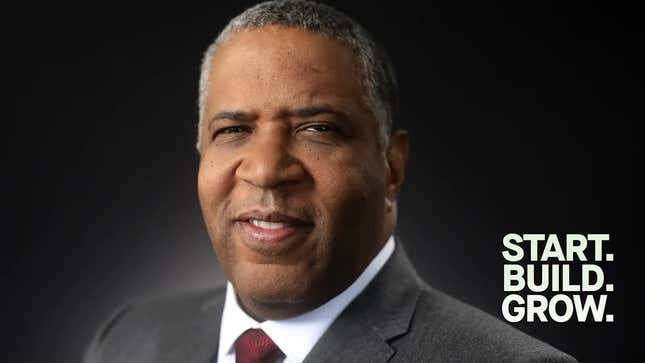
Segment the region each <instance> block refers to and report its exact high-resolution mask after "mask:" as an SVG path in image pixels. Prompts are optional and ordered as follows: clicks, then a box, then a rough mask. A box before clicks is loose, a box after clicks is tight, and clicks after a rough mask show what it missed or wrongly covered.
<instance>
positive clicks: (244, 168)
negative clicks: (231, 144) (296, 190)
mask: <svg viewBox="0 0 645 363" xmlns="http://www.w3.org/2000/svg"><path fill="white" fill-rule="evenodd" d="M273 131H275V132H271V131H268V130H267V131H265V132H264V133H260V132H258V133H257V134H256V135H253V138H252V140H251V141H250V142H249V143H248V144H247V147H246V148H245V149H246V150H245V151H244V154H243V156H242V161H241V162H240V164H239V166H238V167H237V170H236V171H235V175H236V177H237V178H238V179H240V180H243V181H245V182H247V183H249V184H252V185H254V186H256V187H259V188H265V189H270V188H277V187H281V186H284V185H287V184H296V183H299V182H301V181H303V180H304V179H305V178H306V171H305V169H304V167H303V165H302V164H301V162H300V160H299V159H298V158H297V156H296V155H293V153H292V150H291V149H290V143H289V140H288V136H286V135H281V134H279V132H278V131H277V130H273Z"/></svg>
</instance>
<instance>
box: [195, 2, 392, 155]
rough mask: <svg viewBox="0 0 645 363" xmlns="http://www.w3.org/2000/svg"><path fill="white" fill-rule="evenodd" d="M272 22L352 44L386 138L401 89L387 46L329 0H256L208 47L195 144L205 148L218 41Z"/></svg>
mask: <svg viewBox="0 0 645 363" xmlns="http://www.w3.org/2000/svg"><path fill="white" fill-rule="evenodd" d="M269 25H282V26H286V27H291V28H300V29H306V30H309V31H313V32H316V33H320V34H323V35H325V36H328V37H330V38H332V39H335V40H338V41H341V42H343V43H344V44H346V45H348V46H349V47H350V48H351V50H352V51H353V52H354V55H355V58H356V60H357V62H358V65H359V68H360V81H361V85H362V88H363V97H364V100H365V101H366V104H367V106H368V107H369V108H370V110H371V111H372V113H373V116H374V117H375V118H376V119H377V120H378V122H379V123H380V126H381V127H380V128H381V130H380V131H381V132H380V134H381V135H380V136H381V137H380V138H379V140H380V141H382V142H383V143H384V142H386V141H387V139H388V137H389V134H390V132H391V131H392V124H393V120H394V116H395V115H394V114H395V112H396V111H397V108H398V90H397V83H396V77H395V74H394V67H393V66H392V63H391V62H390V59H389V58H388V56H387V53H386V52H385V50H384V48H383V47H382V46H380V45H379V44H378V43H377V42H376V41H375V40H374V39H373V38H372V37H371V36H370V35H369V34H368V33H367V31H365V29H363V27H361V26H360V25H359V24H358V23H357V22H356V21H354V20H353V19H351V18H350V17H348V16H347V15H345V14H343V13H341V12H340V11H338V10H336V9H334V8H332V7H330V6H328V5H325V4H321V3H316V2H313V1H304V0H275V1H267V2H263V3H260V4H257V5H255V6H253V7H251V8H248V9H247V10H245V11H244V12H243V13H241V14H239V15H238V16H236V17H235V18H233V19H232V20H231V21H230V22H229V23H228V24H227V25H226V27H225V28H224V29H223V30H222V31H221V32H220V33H219V35H218V36H217V38H216V39H215V41H214V42H213V43H211V45H210V46H209V47H208V49H207V50H206V52H205V53H204V56H203V58H202V63H201V74H200V77H199V101H198V102H199V105H198V107H199V123H198V136H197V145H196V146H197V150H200V149H201V145H200V143H201V133H202V123H203V119H204V116H205V115H204V112H205V111H204V110H205V106H206V93H207V88H208V78H209V75H210V71H211V63H212V61H213V58H214V56H215V52H216V51H217V49H218V47H219V45H220V44H222V43H224V42H225V41H226V40H228V39H229V38H230V37H231V36H232V35H233V34H235V33H237V32H239V31H241V30H244V29H249V28H260V27H263V26H269Z"/></svg>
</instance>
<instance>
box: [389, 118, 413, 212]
mask: <svg viewBox="0 0 645 363" xmlns="http://www.w3.org/2000/svg"><path fill="white" fill-rule="evenodd" d="M385 156H386V158H387V160H386V161H387V166H388V175H387V179H386V182H387V185H386V194H385V197H386V198H385V199H386V206H387V209H388V211H390V210H391V209H392V205H393V204H394V202H395V201H396V196H397V195H398V194H399V192H400V191H401V186H402V185H403V179H404V178H405V163H406V162H407V161H408V132H407V131H405V130H397V131H395V132H394V133H392V135H391V136H390V142H389V143H388V145H387V150H386V152H385Z"/></svg>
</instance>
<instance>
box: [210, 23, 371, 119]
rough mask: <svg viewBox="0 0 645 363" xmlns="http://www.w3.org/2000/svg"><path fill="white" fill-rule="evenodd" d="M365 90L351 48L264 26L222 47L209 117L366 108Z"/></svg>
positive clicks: (216, 60) (308, 34) (308, 33)
mask: <svg viewBox="0 0 645 363" xmlns="http://www.w3.org/2000/svg"><path fill="white" fill-rule="evenodd" d="M361 90H362V88H361V83H360V77H359V72H358V66H357V64H356V60H355V56H354V53H353V52H352V50H351V48H350V47H349V46H347V45H345V44H344V43H342V42H340V41H338V40H335V39H331V38H329V37H327V36H325V35H322V34H319V33H315V32H311V31H307V30H302V29H296V28H287V27H283V26H265V27H261V28H251V29H245V30H242V31H239V32H237V33H235V34H233V35H232V36H231V37H230V38H229V39H228V40H226V41H225V42H224V43H223V44H221V45H220V46H219V48H218V50H217V52H216V54H215V57H214V59H213V60H212V64H211V71H210V75H209V83H208V89H207V92H208V94H207V105H206V106H207V107H206V112H207V114H209V113H212V112H215V111H217V109H219V108H231V107H233V108H249V107H252V108H258V109H262V108H271V107H288V106H293V104H294V103H299V104H300V105H305V104H307V103H314V102H324V103H332V104H341V105H344V106H345V107H354V108H364V105H363V99H362V92H361Z"/></svg>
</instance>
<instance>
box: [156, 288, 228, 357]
mask: <svg viewBox="0 0 645 363" xmlns="http://www.w3.org/2000/svg"><path fill="white" fill-rule="evenodd" d="M222 291H225V290H224V289H220V290H219V291H218V292H217V293H215V294H214V295H213V296H210V297H209V298H208V299H206V300H205V301H204V302H202V303H201V304H199V305H198V307H197V309H195V311H190V312H188V314H190V317H189V318H187V319H186V320H184V321H183V322H182V323H181V325H182V326H180V327H177V326H175V327H174V328H173V329H169V330H173V331H176V333H173V334H171V335H170V336H169V337H167V340H166V341H165V342H162V345H161V349H162V354H161V355H160V357H158V362H164V363H166V362H167V363H171V362H172V363H175V362H186V363H208V362H216V361H217V349H218V346H219V332H220V325H221V320H222V310H223V308H224V297H225V293H223V292H222Z"/></svg>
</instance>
